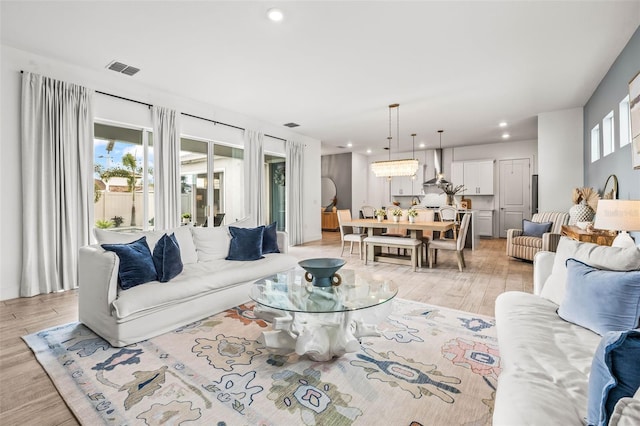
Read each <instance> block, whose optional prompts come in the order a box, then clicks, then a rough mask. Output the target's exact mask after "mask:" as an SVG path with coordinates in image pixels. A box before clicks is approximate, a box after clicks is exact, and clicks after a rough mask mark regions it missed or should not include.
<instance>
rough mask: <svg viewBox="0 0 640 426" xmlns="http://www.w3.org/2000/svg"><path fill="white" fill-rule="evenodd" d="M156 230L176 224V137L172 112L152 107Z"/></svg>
mask: <svg viewBox="0 0 640 426" xmlns="http://www.w3.org/2000/svg"><path fill="white" fill-rule="evenodd" d="M151 110H152V114H153V157H154V158H153V164H154V176H153V179H154V194H155V217H154V226H155V228H156V229H170V228H175V227H176V226H179V225H180V137H179V136H178V123H177V118H176V117H177V114H176V112H175V110H172V109H169V108H164V107H159V106H153V107H152V108H151Z"/></svg>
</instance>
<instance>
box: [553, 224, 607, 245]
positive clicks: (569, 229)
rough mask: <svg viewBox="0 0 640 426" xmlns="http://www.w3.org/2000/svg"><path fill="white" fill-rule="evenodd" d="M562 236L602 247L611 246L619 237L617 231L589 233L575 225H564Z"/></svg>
mask: <svg viewBox="0 0 640 426" xmlns="http://www.w3.org/2000/svg"><path fill="white" fill-rule="evenodd" d="M561 234H562V235H564V236H566V237H569V238H571V239H573V240H576V241H582V242H587V243H594V244H599V245H601V246H610V245H611V244H612V243H613V240H614V239H615V238H616V235H617V233H616V232H615V231H604V230H594V231H587V230H586V229H580V228H578V227H577V226H575V225H562V231H561Z"/></svg>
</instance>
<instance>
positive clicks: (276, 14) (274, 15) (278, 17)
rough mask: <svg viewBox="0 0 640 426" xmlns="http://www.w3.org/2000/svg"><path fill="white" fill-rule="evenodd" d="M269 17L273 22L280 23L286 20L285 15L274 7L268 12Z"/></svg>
mask: <svg viewBox="0 0 640 426" xmlns="http://www.w3.org/2000/svg"><path fill="white" fill-rule="evenodd" d="M267 17H268V18H269V19H270V20H272V21H273V22H280V21H282V19H283V18H284V14H283V13H282V11H281V10H280V9H278V8H277V7H272V8H271V9H269V10H267Z"/></svg>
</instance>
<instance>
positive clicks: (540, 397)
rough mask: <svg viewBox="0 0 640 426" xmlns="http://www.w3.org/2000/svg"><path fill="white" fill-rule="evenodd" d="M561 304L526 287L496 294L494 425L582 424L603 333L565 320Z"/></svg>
mask: <svg viewBox="0 0 640 426" xmlns="http://www.w3.org/2000/svg"><path fill="white" fill-rule="evenodd" d="M557 309H558V306H557V305H556V304H555V303H553V302H552V301H549V300H546V299H543V298H541V297H538V296H535V295H532V294H528V293H523V292H507V293H503V294H501V295H500V296H498V298H497V299H496V312H495V313H496V323H497V331H498V341H499V342H500V357H501V358H502V361H501V365H502V367H503V370H502V372H501V373H500V377H499V384H498V390H497V394H496V405H495V411H494V416H493V424H494V425H496V426H497V425H509V426H511V425H516V424H523V425H524V424H530V425H570V424H581V423H582V421H583V419H584V417H585V416H586V413H587V398H588V384H589V371H590V369H591V363H592V359H593V354H594V352H595V350H596V347H597V346H598V344H599V343H600V336H598V335H597V334H596V333H593V332H591V331H589V330H587V329H584V328H582V327H580V326H577V325H575V324H571V323H569V322H566V321H563V320H561V319H560V318H559V317H558V314H557V313H556V310H557ZM498 402H499V403H498Z"/></svg>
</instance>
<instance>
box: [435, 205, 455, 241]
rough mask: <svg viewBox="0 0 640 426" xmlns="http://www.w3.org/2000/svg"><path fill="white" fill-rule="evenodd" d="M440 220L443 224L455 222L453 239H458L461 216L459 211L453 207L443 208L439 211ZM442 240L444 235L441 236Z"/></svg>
mask: <svg viewBox="0 0 640 426" xmlns="http://www.w3.org/2000/svg"><path fill="white" fill-rule="evenodd" d="M438 215H439V216H440V220H441V221H443V222H453V223H454V224H455V226H454V227H453V239H456V238H457V237H458V226H459V224H460V216H459V215H458V209H457V208H455V207H453V206H442V207H440V209H439V210H438ZM440 238H444V235H442V234H441V235H440Z"/></svg>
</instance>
